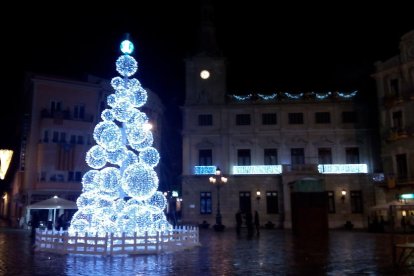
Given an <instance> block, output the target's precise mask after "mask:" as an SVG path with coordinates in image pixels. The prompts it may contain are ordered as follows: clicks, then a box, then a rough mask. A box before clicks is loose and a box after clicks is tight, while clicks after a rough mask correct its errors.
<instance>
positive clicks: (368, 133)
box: [181, 5, 375, 228]
mask: <svg viewBox="0 0 414 276" xmlns="http://www.w3.org/2000/svg"><path fill="white" fill-rule="evenodd" d="M212 18H213V16H212V10H211V6H208V5H205V6H203V7H202V24H201V28H200V31H201V32H200V37H201V42H202V43H201V45H200V47H199V51H198V52H197V53H196V54H194V55H193V56H192V57H189V58H187V59H186V63H185V66H186V67H185V68H186V96H185V103H184V105H183V107H182V114H183V131H182V145H183V149H182V150H183V155H182V158H183V171H182V187H181V188H182V220H183V223H195V224H200V223H202V222H204V221H205V222H206V223H208V224H210V225H213V224H214V223H215V222H216V212H217V209H218V208H220V214H221V216H222V223H223V224H224V225H226V226H228V227H234V226H235V224H236V220H235V214H236V212H237V211H238V210H240V211H242V212H243V213H245V214H246V213H249V212H254V211H256V210H257V211H258V213H259V216H260V221H261V225H262V226H263V225H265V224H266V223H267V222H270V223H272V224H273V225H275V226H277V227H285V228H291V227H292V224H293V222H294V221H298V217H299V216H302V215H303V214H300V213H301V212H299V213H298V212H296V213H297V214H296V213H295V214H293V213H294V211H292V210H297V208H296V207H298V205H297V204H302V205H303V202H298V201H297V200H296V203H293V202H292V201H295V199H294V198H295V197H296V196H295V195H296V193H309V192H310V193H312V192H317V193H322V194H323V204H326V205H324V206H325V207H324V208H326V213H327V224H328V226H329V228H337V227H343V226H344V225H345V223H346V222H347V221H348V222H350V223H351V224H353V225H354V227H357V228H363V227H367V213H368V209H369V207H370V206H372V205H373V204H374V201H375V198H374V194H375V193H374V191H373V184H372V181H371V173H372V172H373V171H374V169H375V168H374V167H375V162H374V156H375V147H374V145H375V143H374V141H375V132H374V131H373V129H372V127H371V122H369V119H368V118H369V116H366V115H367V112H369V110H367V108H366V106H364V105H361V104H360V103H359V101H357V100H356V99H358V92H357V91H350V92H338V91H336V92H321V93H317V92H307V93H288V92H276V93H273V94H266V95H264V94H260V93H252V94H249V95H234V94H232V93H229V92H228V91H227V87H226V59H225V58H224V57H223V55H222V54H221V52H220V51H219V49H218V47H217V42H216V40H215V35H214V26H213V23H212ZM218 167H219V168H220V170H221V172H222V174H223V175H225V176H226V177H227V182H226V183H219V182H216V184H214V185H213V184H212V183H210V181H209V177H211V176H212V175H214V173H215V170H216V168H218ZM217 184H220V186H217ZM218 203H220V206H218ZM323 204H322V205H323ZM318 212H319V211H318ZM302 213H303V212H302ZM305 213H306V212H305ZM305 216H306V214H305ZM303 219H306V217H305V218H303Z"/></svg>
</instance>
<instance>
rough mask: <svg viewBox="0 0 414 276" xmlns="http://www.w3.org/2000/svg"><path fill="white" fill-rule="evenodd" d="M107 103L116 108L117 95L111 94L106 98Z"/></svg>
mask: <svg viewBox="0 0 414 276" xmlns="http://www.w3.org/2000/svg"><path fill="white" fill-rule="evenodd" d="M106 103H107V104H108V105H109V106H110V107H114V106H115V105H116V103H117V98H116V95H115V94H111V95H109V96H108V97H107V98H106Z"/></svg>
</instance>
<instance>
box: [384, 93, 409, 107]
mask: <svg viewBox="0 0 414 276" xmlns="http://www.w3.org/2000/svg"><path fill="white" fill-rule="evenodd" d="M403 101H404V100H403V98H402V97H401V96H385V97H383V98H382V103H383V105H384V107H385V108H387V109H389V108H391V107H393V106H396V105H398V104H401V103H402V102H403Z"/></svg>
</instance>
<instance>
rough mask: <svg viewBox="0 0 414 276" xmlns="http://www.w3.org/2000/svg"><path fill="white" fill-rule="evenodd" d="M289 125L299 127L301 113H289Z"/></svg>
mask: <svg viewBox="0 0 414 276" xmlns="http://www.w3.org/2000/svg"><path fill="white" fill-rule="evenodd" d="M288 116H289V124H291V125H301V124H303V113H289V114H288Z"/></svg>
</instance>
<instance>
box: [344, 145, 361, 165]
mask: <svg viewBox="0 0 414 276" xmlns="http://www.w3.org/2000/svg"><path fill="white" fill-rule="evenodd" d="M345 155H346V164H359V149H358V148H346V149H345Z"/></svg>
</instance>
